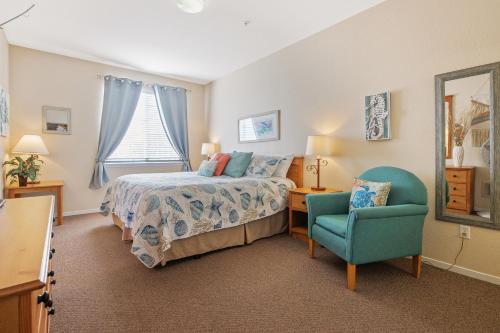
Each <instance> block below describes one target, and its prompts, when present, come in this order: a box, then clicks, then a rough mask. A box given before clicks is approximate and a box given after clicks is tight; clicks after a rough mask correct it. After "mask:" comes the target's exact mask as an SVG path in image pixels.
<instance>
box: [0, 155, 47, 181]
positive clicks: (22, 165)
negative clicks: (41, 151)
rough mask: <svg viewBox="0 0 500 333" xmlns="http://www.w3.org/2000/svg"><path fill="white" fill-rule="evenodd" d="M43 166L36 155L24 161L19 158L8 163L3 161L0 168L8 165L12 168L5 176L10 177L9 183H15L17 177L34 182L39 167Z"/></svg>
mask: <svg viewBox="0 0 500 333" xmlns="http://www.w3.org/2000/svg"><path fill="white" fill-rule="evenodd" d="M42 164H44V162H43V161H42V160H40V159H39V156H38V155H36V154H33V155H31V156H30V157H28V158H27V159H26V161H25V160H23V159H22V158H21V157H19V156H16V157H14V158H13V159H11V160H10V161H5V162H4V163H3V164H2V166H4V167H5V166H7V165H10V166H12V168H11V169H10V170H9V171H8V172H7V174H6V176H7V178H8V177H11V178H12V179H11V180H10V183H13V182H15V181H16V178H18V176H20V177H25V178H29V179H30V180H31V181H35V180H36V177H37V175H38V172H39V171H40V166H41V165H42Z"/></svg>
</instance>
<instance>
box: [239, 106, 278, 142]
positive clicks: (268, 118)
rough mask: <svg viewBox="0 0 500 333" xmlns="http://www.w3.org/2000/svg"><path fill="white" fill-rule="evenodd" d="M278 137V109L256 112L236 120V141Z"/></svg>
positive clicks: (269, 139)
mask: <svg viewBox="0 0 500 333" xmlns="http://www.w3.org/2000/svg"><path fill="white" fill-rule="evenodd" d="M279 139H280V110H275V111H271V112H266V113H261V114H256V115H252V116H248V117H245V118H240V119H239V120H238V142H239V143H247V142H262V141H274V140H279Z"/></svg>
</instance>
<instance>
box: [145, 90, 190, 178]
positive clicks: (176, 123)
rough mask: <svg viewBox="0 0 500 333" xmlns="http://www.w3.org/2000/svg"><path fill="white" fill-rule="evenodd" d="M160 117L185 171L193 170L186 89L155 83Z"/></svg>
mask: <svg viewBox="0 0 500 333" xmlns="http://www.w3.org/2000/svg"><path fill="white" fill-rule="evenodd" d="M153 90H154V93H155V97H156V104H157V105H158V110H159V111H160V119H161V122H162V124H163V128H164V129H165V132H166V133H167V136H168V138H169V139H170V142H171V143H172V146H173V147H174V149H175V150H176V151H177V153H178V154H179V156H180V158H181V160H182V164H183V170H184V171H191V170H192V169H191V163H190V162H189V142H188V126H187V99H186V89H183V88H175V87H165V86H160V85H159V84H155V85H153Z"/></svg>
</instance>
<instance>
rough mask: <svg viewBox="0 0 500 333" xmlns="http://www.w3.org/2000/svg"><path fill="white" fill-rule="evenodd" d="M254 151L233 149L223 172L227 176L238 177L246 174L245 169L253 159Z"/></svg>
mask: <svg viewBox="0 0 500 333" xmlns="http://www.w3.org/2000/svg"><path fill="white" fill-rule="evenodd" d="M252 155H253V153H243V152H238V151H236V150H235V151H233V153H232V154H231V159H230V160H229V162H227V165H226V167H225V168H224V172H223V174H224V175H226V176H231V177H234V178H238V177H241V176H243V174H245V171H246V170H247V168H248V165H249V164H250V161H251V160H252Z"/></svg>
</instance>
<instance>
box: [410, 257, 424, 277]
mask: <svg viewBox="0 0 500 333" xmlns="http://www.w3.org/2000/svg"><path fill="white" fill-rule="evenodd" d="M412 265H413V276H414V277H416V278H417V279H418V278H420V273H421V272H422V256H421V255H418V256H413V258H412Z"/></svg>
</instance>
